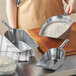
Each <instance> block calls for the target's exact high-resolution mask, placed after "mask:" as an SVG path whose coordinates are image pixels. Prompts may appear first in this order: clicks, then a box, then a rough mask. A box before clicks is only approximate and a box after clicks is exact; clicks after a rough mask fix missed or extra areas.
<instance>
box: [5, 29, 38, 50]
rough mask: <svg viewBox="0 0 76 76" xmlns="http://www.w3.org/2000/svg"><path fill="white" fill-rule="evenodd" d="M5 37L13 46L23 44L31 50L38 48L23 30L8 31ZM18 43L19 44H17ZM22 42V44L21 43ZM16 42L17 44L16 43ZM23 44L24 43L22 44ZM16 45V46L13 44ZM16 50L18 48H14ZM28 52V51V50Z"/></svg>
mask: <svg viewBox="0 0 76 76" xmlns="http://www.w3.org/2000/svg"><path fill="white" fill-rule="evenodd" d="M5 37H6V38H7V39H8V40H9V41H10V42H11V43H13V42H14V43H13V44H14V45H15V46H16V44H18V43H19V44H23V45H24V43H26V44H27V45H28V46H30V47H31V48H36V47H38V45H37V43H36V42H35V41H34V40H33V38H32V37H31V36H30V35H29V34H28V33H27V32H26V31H24V30H21V29H9V30H8V31H6V32H5ZM19 41H20V42H19ZM21 41H22V42H21ZM16 42H17V43H16ZM23 42H24V43H23ZM15 43H16V44H15ZM16 47H17V48H18V46H16ZM29 50H30V49H29Z"/></svg>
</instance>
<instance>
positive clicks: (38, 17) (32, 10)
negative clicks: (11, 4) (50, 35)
mask: <svg viewBox="0 0 76 76" xmlns="http://www.w3.org/2000/svg"><path fill="white" fill-rule="evenodd" d="M62 14H64V8H63V4H62V0H23V2H22V3H21V5H20V6H19V7H18V28H20V29H24V30H28V29H34V28H41V26H42V25H43V24H44V22H45V21H46V20H47V18H49V17H51V16H55V15H62Z"/></svg>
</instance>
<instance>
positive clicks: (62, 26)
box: [44, 22, 70, 38]
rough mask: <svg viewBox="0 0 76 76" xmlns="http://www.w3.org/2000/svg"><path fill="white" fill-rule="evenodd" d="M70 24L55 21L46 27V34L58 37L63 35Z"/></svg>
mask: <svg viewBox="0 0 76 76" xmlns="http://www.w3.org/2000/svg"><path fill="white" fill-rule="evenodd" d="M69 27H70V26H69V25H68V24H67V23H64V22H55V23H52V24H50V25H48V26H47V27H46V29H45V30H44V35H45V36H47V37H54V38H58V37H59V36H61V35H62V34H63V33H64V32H65V31H67V29H68V28H69Z"/></svg>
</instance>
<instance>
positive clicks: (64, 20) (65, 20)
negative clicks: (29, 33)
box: [39, 13, 73, 39]
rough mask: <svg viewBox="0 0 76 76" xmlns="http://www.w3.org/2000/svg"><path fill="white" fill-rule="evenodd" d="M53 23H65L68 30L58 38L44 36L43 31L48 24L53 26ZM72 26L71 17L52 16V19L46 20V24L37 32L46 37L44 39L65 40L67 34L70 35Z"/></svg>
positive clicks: (65, 15)
mask: <svg viewBox="0 0 76 76" xmlns="http://www.w3.org/2000/svg"><path fill="white" fill-rule="evenodd" d="M54 23H67V24H68V26H69V28H68V29H67V30H66V31H64V33H62V34H61V35H60V36H58V37H52V36H46V35H44V31H45V29H46V28H47V27H48V26H49V25H50V24H54ZM72 24H73V19H72V18H71V17H69V16H67V13H64V15H57V16H53V17H50V18H48V19H47V20H46V22H45V23H44V24H43V26H42V28H41V30H40V32H39V35H42V36H46V37H49V38H55V39H66V38H67V37H68V36H69V34H70V30H71V26H72ZM50 30H51V29H50ZM59 32H60V31H59Z"/></svg>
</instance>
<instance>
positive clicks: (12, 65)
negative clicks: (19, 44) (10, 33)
mask: <svg viewBox="0 0 76 76" xmlns="http://www.w3.org/2000/svg"><path fill="white" fill-rule="evenodd" d="M4 58H5V59H6V60H5V62H4V61H3V62H1V61H2V60H4ZM9 60H11V62H10V61H9ZM18 60H19V54H18V53H14V52H4V51H0V62H1V64H0V76H6V75H11V74H13V73H14V72H15V71H16V68H17V65H18Z"/></svg>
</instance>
